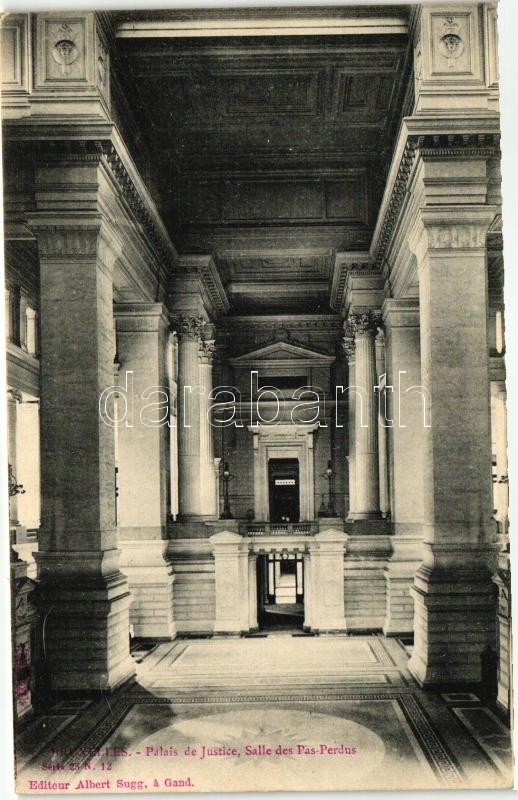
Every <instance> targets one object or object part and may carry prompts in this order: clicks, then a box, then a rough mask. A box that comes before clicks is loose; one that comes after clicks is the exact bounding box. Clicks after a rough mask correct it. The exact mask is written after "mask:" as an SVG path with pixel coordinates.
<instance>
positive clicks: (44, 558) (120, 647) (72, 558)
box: [37, 551, 135, 692]
mask: <svg viewBox="0 0 518 800" xmlns="http://www.w3.org/2000/svg"><path fill="white" fill-rule="evenodd" d="M113 552H115V553H117V551H109V554H95V556H94V554H91V553H70V552H63V553H52V554H48V553H38V555H37V563H38V568H39V573H40V576H41V578H40V598H41V602H42V606H43V608H42V613H43V615H44V619H45V630H44V634H43V635H44V645H45V651H44V652H45V664H44V667H45V670H46V672H47V674H48V676H49V678H50V691H51V692H56V691H74V692H82V691H88V692H91V691H94V692H99V691H104V690H113V689H115V688H116V687H117V686H120V685H121V684H122V683H125V682H126V681H127V680H129V679H130V678H133V677H134V675H135V664H134V662H133V660H132V658H131V656H130V653H129V605H130V593H129V589H128V582H127V580H126V577H125V576H124V575H123V574H122V573H121V572H120V571H119V570H118V568H115V569H110V562H112V561H114V560H116V559H115V558H114V557H113V556H112V555H111V554H112V553H113ZM104 556H106V558H105V559H104ZM94 567H95V568H96V572H97V574H94ZM74 571H75V572H76V574H73V573H74ZM85 573H86V574H85Z"/></svg>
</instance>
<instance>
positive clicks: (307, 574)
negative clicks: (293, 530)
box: [304, 552, 313, 631]
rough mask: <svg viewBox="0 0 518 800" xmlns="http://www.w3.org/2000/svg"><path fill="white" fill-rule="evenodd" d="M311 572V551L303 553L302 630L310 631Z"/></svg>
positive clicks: (311, 609) (311, 612) (311, 608)
mask: <svg viewBox="0 0 518 800" xmlns="http://www.w3.org/2000/svg"><path fill="white" fill-rule="evenodd" d="M312 579H313V576H312V573H311V553H310V552H305V553H304V630H305V631H310V630H311V627H312V625H313V584H312Z"/></svg>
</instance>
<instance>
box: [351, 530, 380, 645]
mask: <svg viewBox="0 0 518 800" xmlns="http://www.w3.org/2000/svg"><path fill="white" fill-rule="evenodd" d="M390 552H391V549H390V537H389V536H387V535H384V534H382V535H375V534H373V533H371V534H369V535H368V536H366V535H364V533H362V532H360V531H358V530H357V528H356V526H355V527H354V529H353V533H348V534H347V546H346V553H345V561H344V575H345V584H344V589H345V618H346V620H347V628H348V630H349V631H362V632H363V631H381V629H382V627H383V622H384V619H385V614H386V582H385V576H384V569H385V566H386V563H387V559H388V558H389V556H390Z"/></svg>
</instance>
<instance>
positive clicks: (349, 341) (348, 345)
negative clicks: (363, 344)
mask: <svg viewBox="0 0 518 800" xmlns="http://www.w3.org/2000/svg"><path fill="white" fill-rule="evenodd" d="M342 347H343V349H344V353H345V357H346V358H347V383H348V387H352V386H354V385H355V369H354V363H355V362H354V336H353V334H352V331H346V335H345V336H344V338H343V342H342ZM355 408H356V395H355V393H354V391H353V390H352V389H350V388H349V391H348V393H347V454H348V455H347V468H348V469H347V474H348V488H349V510H348V512H347V519H348V520H352V519H354V512H355V510H356V505H355V498H356V464H355V453H356V427H355V420H354V412H355Z"/></svg>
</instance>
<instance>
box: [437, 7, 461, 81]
mask: <svg viewBox="0 0 518 800" xmlns="http://www.w3.org/2000/svg"><path fill="white" fill-rule="evenodd" d="M443 29H444V33H443V35H442V36H441V38H440V40H439V49H440V51H441V53H442V54H443V56H444V57H445V58H446V60H447V62H448V68H449V69H453V68H454V66H455V61H456V60H457V59H458V58H460V57H461V55H462V53H463V52H464V42H463V41H462V39H461V37H460V36H459V33H458V30H459V25H458V23H457V22H455V17H452V16H451V15H450V16H447V17H446V19H445V21H444V25H443Z"/></svg>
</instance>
